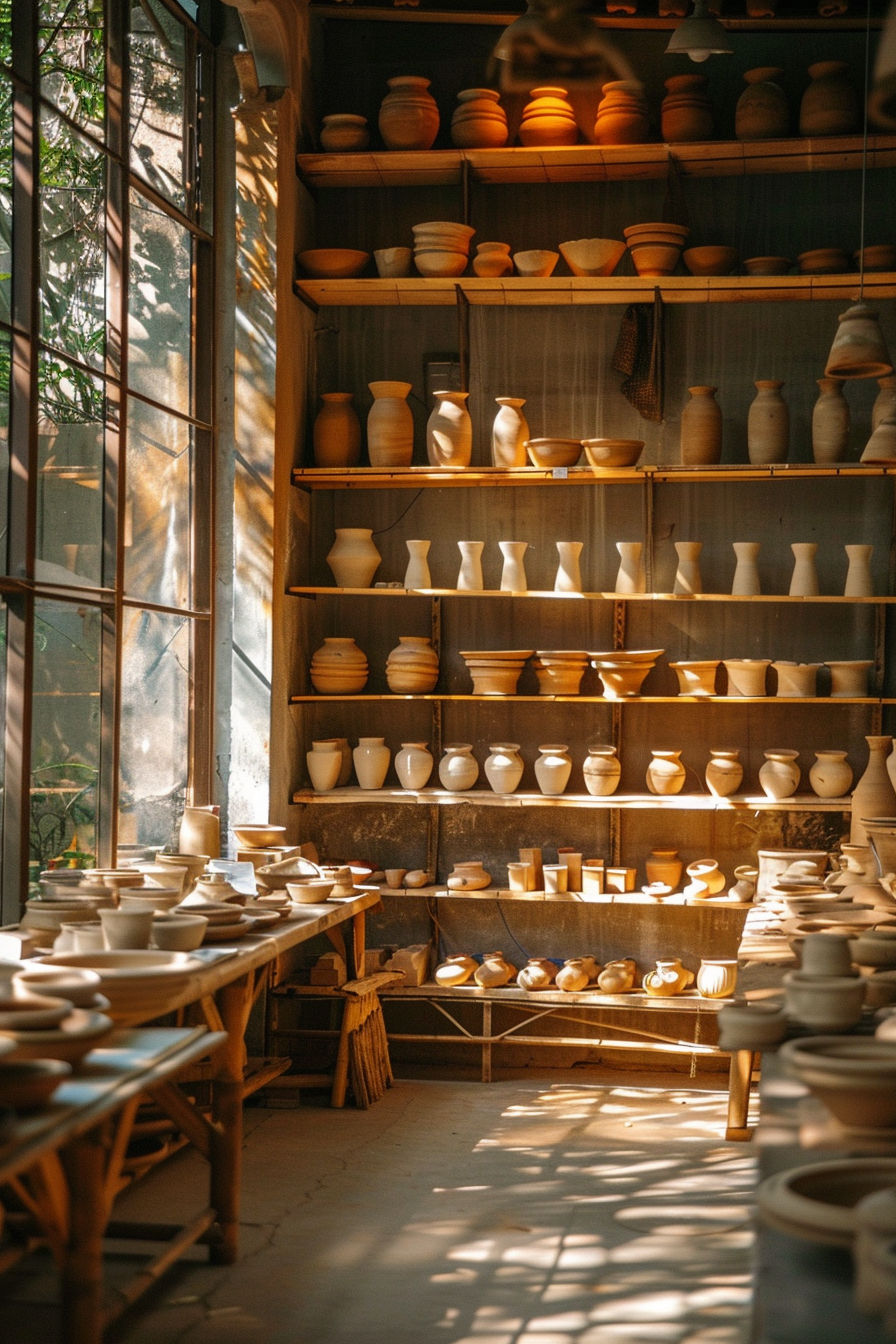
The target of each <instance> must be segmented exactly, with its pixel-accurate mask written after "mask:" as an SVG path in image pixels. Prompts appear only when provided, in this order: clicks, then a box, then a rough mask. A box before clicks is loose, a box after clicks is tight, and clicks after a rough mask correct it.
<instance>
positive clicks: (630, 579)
mask: <svg viewBox="0 0 896 1344" xmlns="http://www.w3.org/2000/svg"><path fill="white" fill-rule="evenodd" d="M616 549H617V551H618V552H619V571H618V573H617V575H616V592H617V593H623V594H625V593H646V592H647V574H646V572H645V570H644V562H643V560H642V559H641V552H642V550H643V546H642V543H641V542H640V541H617V543H616Z"/></svg>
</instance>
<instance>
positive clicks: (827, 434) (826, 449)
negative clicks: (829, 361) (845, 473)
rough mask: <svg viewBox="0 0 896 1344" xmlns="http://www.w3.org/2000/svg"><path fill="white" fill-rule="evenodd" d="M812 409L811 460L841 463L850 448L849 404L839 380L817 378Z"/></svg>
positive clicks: (841, 380)
mask: <svg viewBox="0 0 896 1344" xmlns="http://www.w3.org/2000/svg"><path fill="white" fill-rule="evenodd" d="M816 382H817V383H818V387H819V394H818V400H817V401H816V403H815V405H814V406H813V408H812V456H813V458H814V459H815V461H816V462H819V463H825V462H842V461H843V460H844V459H845V457H846V454H847V450H848V448H849V402H848V401H847V400H846V397H845V396H844V395H843V379H842V378H818V379H816Z"/></svg>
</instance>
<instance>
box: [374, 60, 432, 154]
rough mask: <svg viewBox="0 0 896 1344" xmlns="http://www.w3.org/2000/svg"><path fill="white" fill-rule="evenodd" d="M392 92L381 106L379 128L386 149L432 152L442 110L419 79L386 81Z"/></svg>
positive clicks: (423, 82) (426, 82)
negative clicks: (429, 150)
mask: <svg viewBox="0 0 896 1344" xmlns="http://www.w3.org/2000/svg"><path fill="white" fill-rule="evenodd" d="M386 83H387V84H388V85H389V90H390V92H389V93H387V94H386V96H385V98H384V99H383V101H382V103H381V104H380V113H379V118H378V125H379V128H380V135H381V136H382V137H383V143H384V144H385V146H386V148H387V149H431V148H432V145H433V141H434V140H435V138H436V136H437V134H438V131H439V109H438V107H437V106H436V100H435V99H434V98H433V96H432V94H431V93H429V92H427V90H428V89H429V83H430V81H429V80H428V79H421V78H420V77H419V76H418V75H397V76H396V77H395V78H394V79H388V80H386Z"/></svg>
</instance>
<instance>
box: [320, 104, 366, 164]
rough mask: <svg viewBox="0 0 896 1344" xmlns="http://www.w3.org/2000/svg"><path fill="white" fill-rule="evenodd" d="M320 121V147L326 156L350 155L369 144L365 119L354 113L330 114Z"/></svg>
mask: <svg viewBox="0 0 896 1344" xmlns="http://www.w3.org/2000/svg"><path fill="white" fill-rule="evenodd" d="M322 120H323V124H322V127H321V132H320V147H321V149H322V150H324V151H325V152H326V153H327V154H344V153H350V152H352V151H353V150H354V151H358V150H361V149H366V148H367V146H368V145H369V144H370V131H369V130H368V129H367V118H366V117H359V116H358V115H357V114H356V113H354V112H331V113H330V114H329V116H326V117H324V118H323V119H322Z"/></svg>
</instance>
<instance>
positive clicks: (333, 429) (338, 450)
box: [312, 392, 361, 467]
mask: <svg viewBox="0 0 896 1344" xmlns="http://www.w3.org/2000/svg"><path fill="white" fill-rule="evenodd" d="M353 400H354V398H353V396H352V394H351V392H324V393H322V395H321V401H322V402H323V403H324V404H323V406H322V408H321V409H320V410H319V411H318V413H317V419H316V420H315V422H314V430H313V434H312V438H313V442H314V465H315V466H316V467H356V466H357V465H358V463H359V462H360V461H361V422H360V420H359V419H358V416H357V412H356V411H355V408H354V406H353V405H352V401H353Z"/></svg>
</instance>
